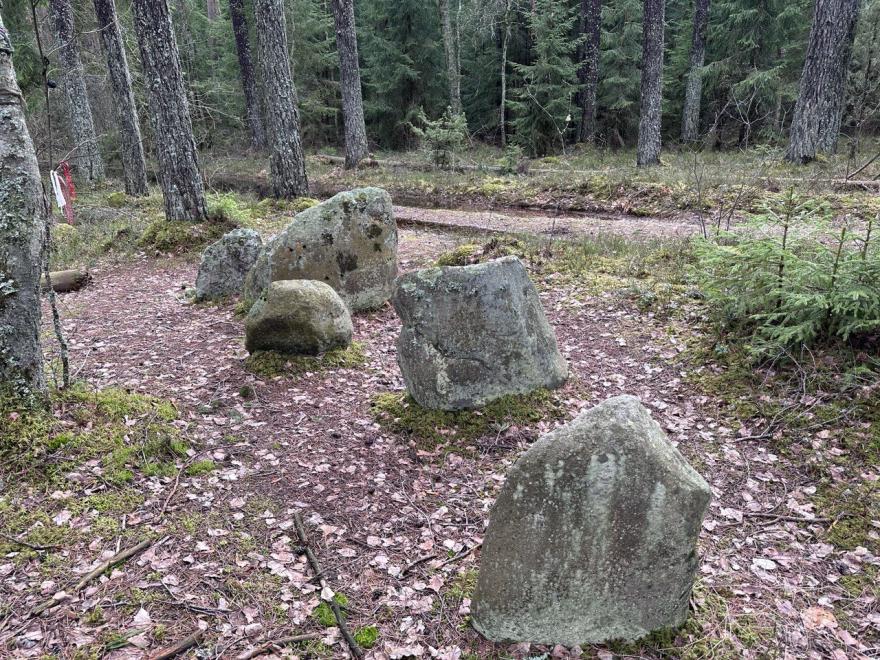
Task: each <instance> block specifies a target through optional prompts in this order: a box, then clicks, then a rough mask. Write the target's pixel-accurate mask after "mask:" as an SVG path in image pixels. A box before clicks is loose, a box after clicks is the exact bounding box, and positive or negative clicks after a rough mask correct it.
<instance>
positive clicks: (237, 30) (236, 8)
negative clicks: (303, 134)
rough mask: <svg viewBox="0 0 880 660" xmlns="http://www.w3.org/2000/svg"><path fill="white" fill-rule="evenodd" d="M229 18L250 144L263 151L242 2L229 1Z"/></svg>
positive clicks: (262, 136) (245, 17) (262, 138)
mask: <svg viewBox="0 0 880 660" xmlns="http://www.w3.org/2000/svg"><path fill="white" fill-rule="evenodd" d="M229 17H230V18H231V19H232V32H233V34H234V35H235V50H236V52H237V53H238V70H239V74H240V76H241V88H242V90H243V91H244V105H245V112H246V113H247V120H248V128H250V131H251V143H252V144H253V145H254V147H255V148H257V149H265V147H266V131H265V129H264V128H263V118H262V116H261V115H260V96H259V95H258V94H257V82H256V77H255V76H254V63H253V61H252V60H251V42H250V32H249V30H248V22H247V15H246V14H245V11H244V2H243V0H229Z"/></svg>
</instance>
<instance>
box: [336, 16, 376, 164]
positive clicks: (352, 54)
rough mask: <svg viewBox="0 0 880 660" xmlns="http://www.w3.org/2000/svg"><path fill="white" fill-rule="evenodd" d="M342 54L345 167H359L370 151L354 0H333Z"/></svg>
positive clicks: (339, 47) (340, 70)
mask: <svg viewBox="0 0 880 660" xmlns="http://www.w3.org/2000/svg"><path fill="white" fill-rule="evenodd" d="M330 5H331V7H332V9H333V20H334V23H335V27H336V50H337V51H339V82H340V85H341V87H342V122H343V125H344V127H345V167H346V169H350V168H353V167H357V164H358V163H359V162H361V160H363V159H364V158H365V157H366V156H367V153H368V152H369V147H368V145H367V127H366V124H365V123H364V99H363V94H362V91H361V69H360V65H359V64H358V45H357V33H356V32H355V24H354V0H330Z"/></svg>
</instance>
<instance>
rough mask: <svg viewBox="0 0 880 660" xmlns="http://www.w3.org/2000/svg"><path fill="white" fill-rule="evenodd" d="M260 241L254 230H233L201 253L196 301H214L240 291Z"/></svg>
mask: <svg viewBox="0 0 880 660" xmlns="http://www.w3.org/2000/svg"><path fill="white" fill-rule="evenodd" d="M262 247H263V240H262V239H261V238H260V235H259V234H258V233H257V232H255V231H254V230H253V229H234V230H232V231H231V232H229V233H228V234H225V235H224V236H223V238H221V239H220V240H219V241H217V242H216V243H212V244H211V245H209V246H208V247H207V248H206V249H205V251H204V253H202V262H201V264H199V274H198V276H197V277H196V300H217V299H220V298H224V297H226V296H231V295H236V294H239V293H241V292H242V289H243V288H244V280H245V278H246V277H247V274H248V272H250V270H251V268H253V266H254V263H256V261H257V257H258V256H259V255H260V250H261V249H262Z"/></svg>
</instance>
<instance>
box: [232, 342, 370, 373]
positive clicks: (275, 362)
mask: <svg viewBox="0 0 880 660" xmlns="http://www.w3.org/2000/svg"><path fill="white" fill-rule="evenodd" d="M366 362H367V356H366V353H365V352H364V345H363V344H362V343H360V342H357V341H354V342H352V343H351V345H350V346H348V347H347V348H335V349H333V350H331V351H327V352H326V353H323V354H321V355H285V354H283V353H277V352H275V351H256V352H255V353H252V354H251V355H249V356H248V357H247V358H246V359H245V362H244V366H245V369H247V370H248V371H250V372H251V373H253V374H256V375H257V376H262V377H263V378H274V377H275V376H300V375H302V374H305V373H308V372H312V373H320V372H323V371H329V370H332V369H358V368H360V367H362V366H364V365H365V364H366Z"/></svg>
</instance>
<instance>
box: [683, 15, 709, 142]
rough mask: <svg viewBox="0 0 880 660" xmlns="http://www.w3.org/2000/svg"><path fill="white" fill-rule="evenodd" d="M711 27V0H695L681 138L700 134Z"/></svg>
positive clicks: (693, 138)
mask: <svg viewBox="0 0 880 660" xmlns="http://www.w3.org/2000/svg"><path fill="white" fill-rule="evenodd" d="M708 28H709V0H695V1H694V24H693V30H692V35H691V52H690V66H689V67H688V72H687V85H686V86H685V96H684V110H682V115H683V117H682V122H681V139H682V140H685V141H690V142H692V141H694V140H696V139H697V137H698V136H699V134H700V99H701V98H702V95H703V71H702V69H703V64H704V63H705V61H706V32H707V30H708Z"/></svg>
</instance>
